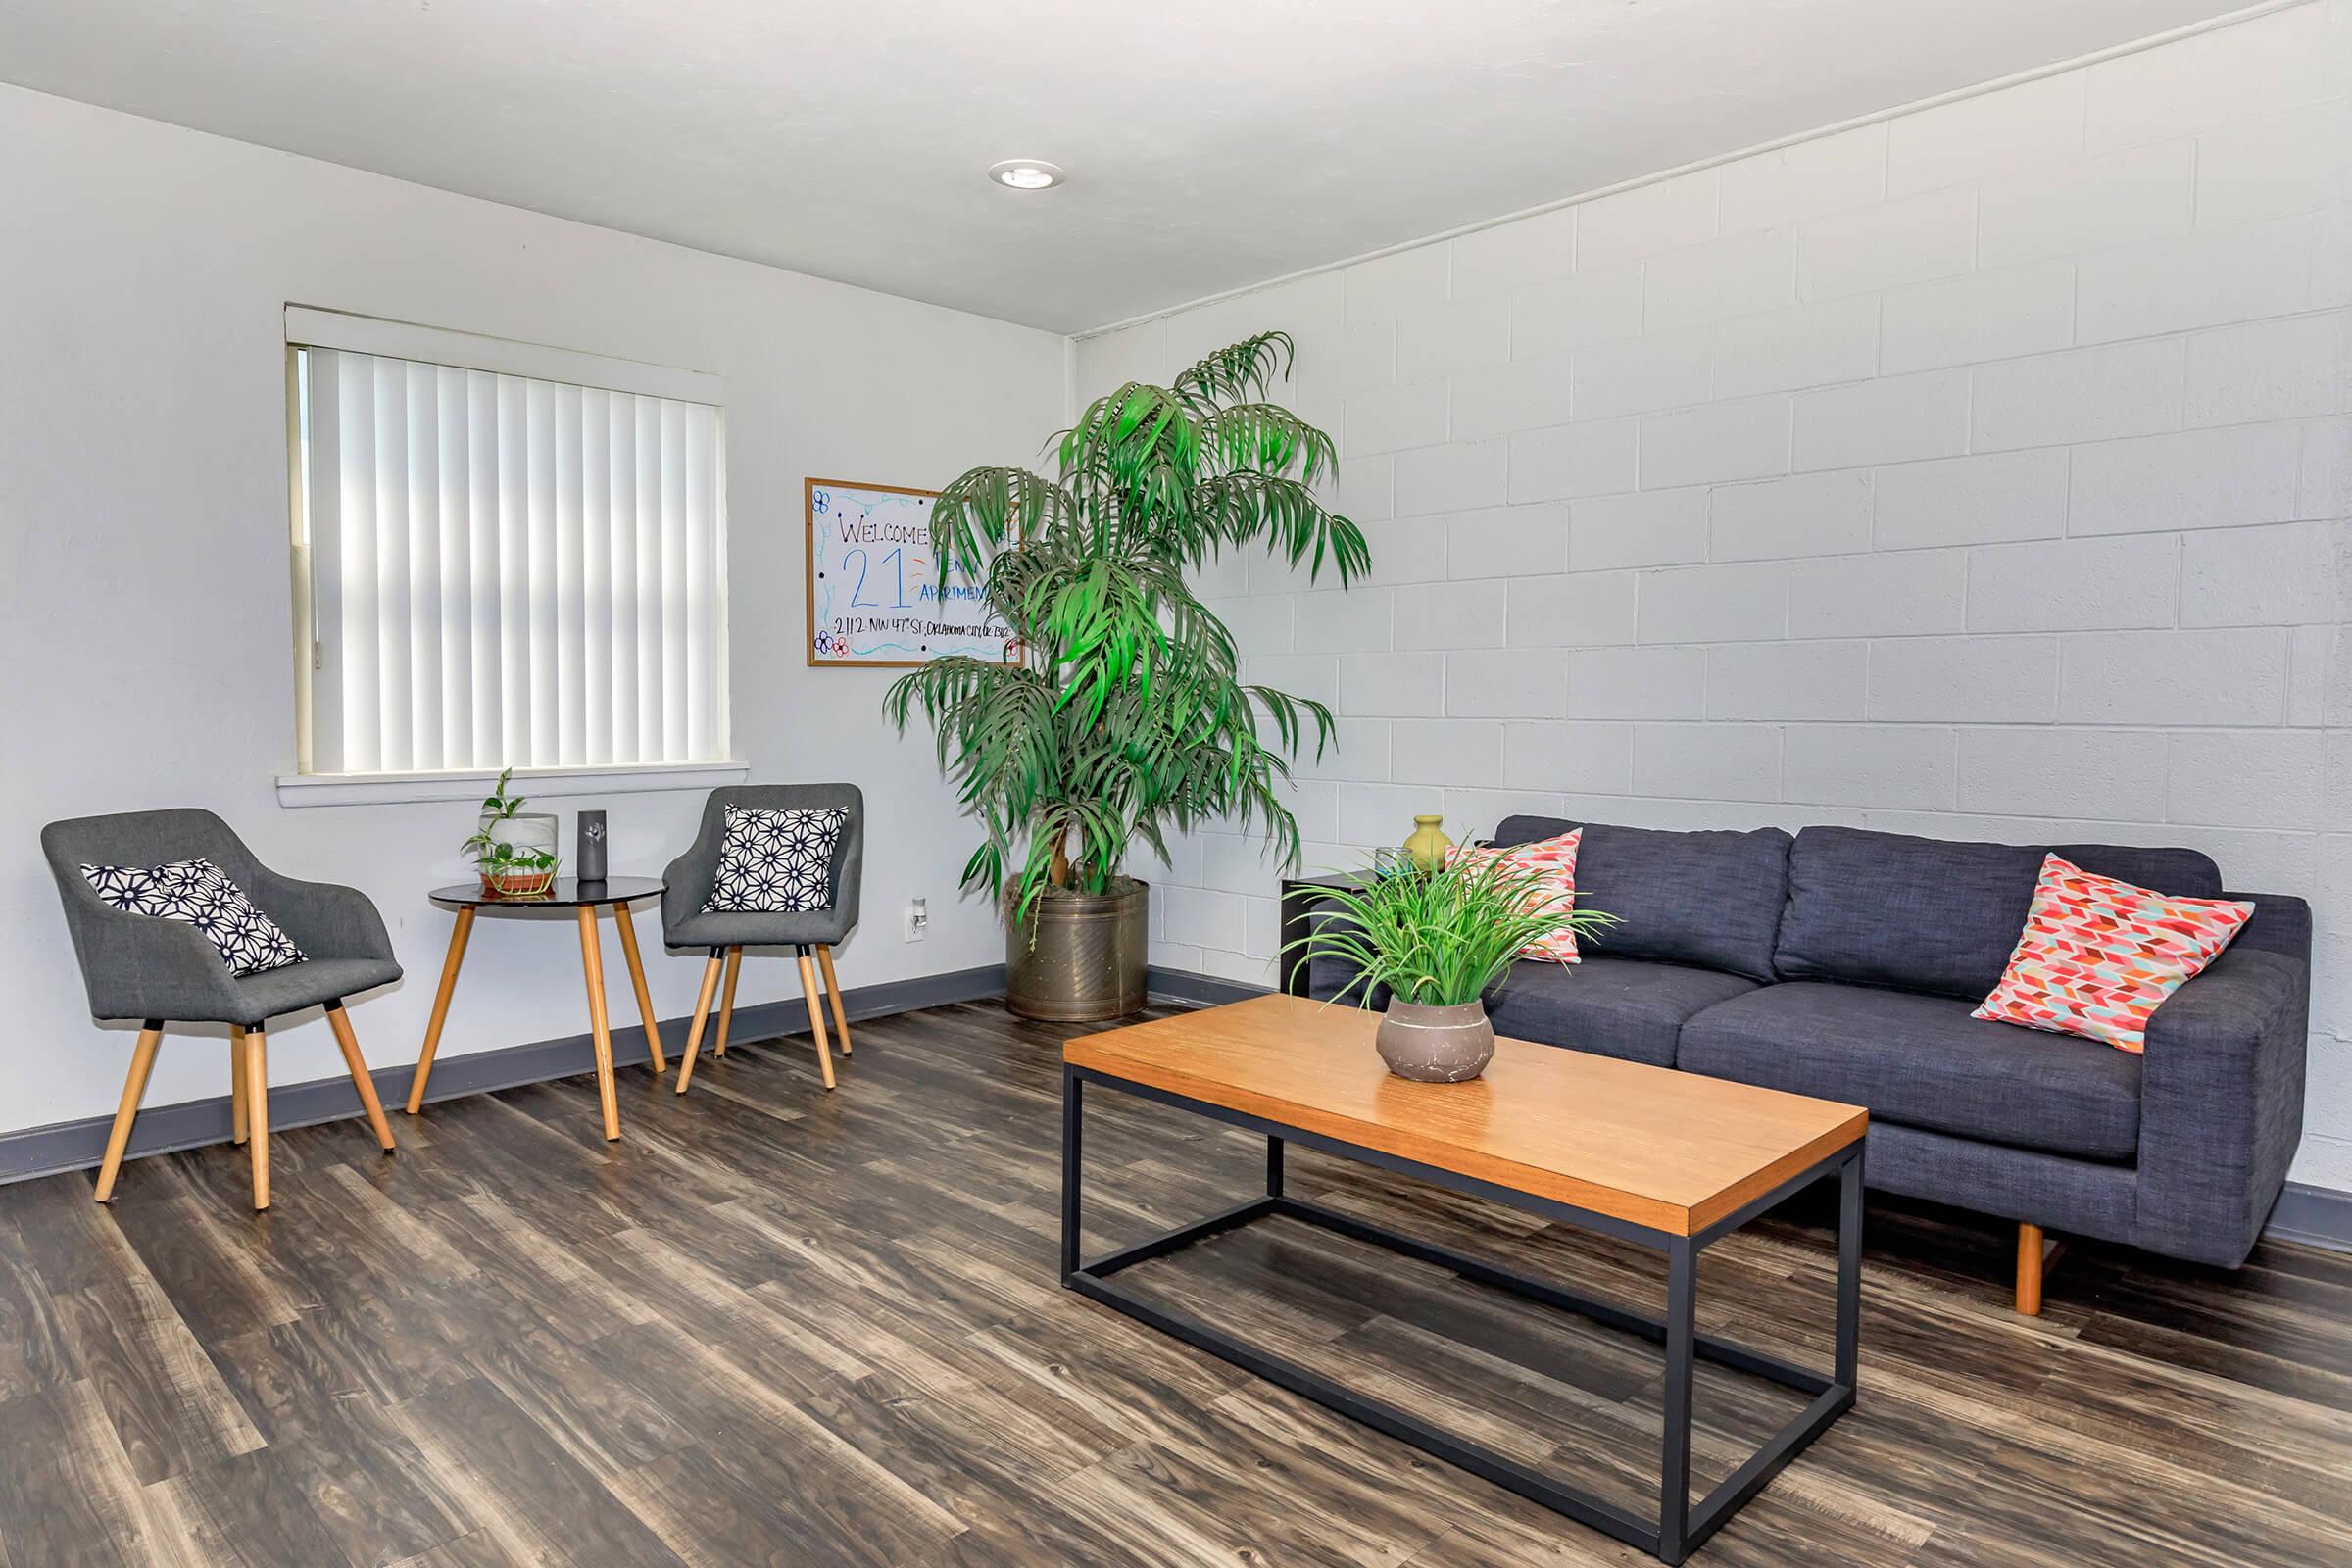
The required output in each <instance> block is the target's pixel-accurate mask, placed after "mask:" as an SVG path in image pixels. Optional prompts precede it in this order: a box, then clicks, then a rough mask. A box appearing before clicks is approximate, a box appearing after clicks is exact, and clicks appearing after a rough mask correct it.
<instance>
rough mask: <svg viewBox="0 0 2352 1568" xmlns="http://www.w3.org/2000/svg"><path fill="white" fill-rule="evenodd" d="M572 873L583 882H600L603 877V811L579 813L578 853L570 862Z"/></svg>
mask: <svg viewBox="0 0 2352 1568" xmlns="http://www.w3.org/2000/svg"><path fill="white" fill-rule="evenodd" d="M572 874H573V875H574V876H576V877H578V878H579V879H580V880H581V881H583V882H602V881H603V880H604V879H605V813H604V812H602V811H582V812H581V813H580V853H579V858H577V859H575V860H574V861H573V862H572Z"/></svg>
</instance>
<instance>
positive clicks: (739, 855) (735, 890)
mask: <svg viewBox="0 0 2352 1568" xmlns="http://www.w3.org/2000/svg"><path fill="white" fill-rule="evenodd" d="M849 821H850V813H849V811H848V810H847V809H844V808H841V807H829V808H827V809H822V810H789V811H761V810H749V809H745V808H743V807H740V806H730V807H728V808H727V825H726V837H725V839H724V840H723V841H722V842H721V843H720V845H719V850H718V877H717V880H716V881H715V882H713V883H712V884H711V897H710V899H709V900H708V901H707V902H706V903H705V904H704V905H703V912H705V913H706V914H783V913H797V912H800V911H803V910H808V909H823V908H828V907H831V905H832V903H833V846H834V845H835V844H837V843H839V842H840V840H841V830H842V829H843V828H845V827H847V826H848V825H849Z"/></svg>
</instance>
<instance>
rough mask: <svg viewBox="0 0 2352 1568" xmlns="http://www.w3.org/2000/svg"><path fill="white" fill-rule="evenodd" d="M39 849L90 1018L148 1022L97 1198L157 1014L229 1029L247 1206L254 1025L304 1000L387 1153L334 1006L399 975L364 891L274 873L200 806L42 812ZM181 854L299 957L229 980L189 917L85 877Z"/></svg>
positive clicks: (263, 1087) (264, 1073) (159, 1030)
mask: <svg viewBox="0 0 2352 1568" xmlns="http://www.w3.org/2000/svg"><path fill="white" fill-rule="evenodd" d="M41 850H42V852H43V853H44V854H45V855H47V857H48V858H49V869H50V871H51V873H52V874H53V875H54V876H55V877H56V878H57V891H58V896H59V898H60V899H61V900H63V901H64V904H65V908H66V928H67V930H68V931H69V932H70V933H71V934H72V936H73V953H74V956H75V957H77V958H79V959H80V960H81V978H82V984H83V985H84V986H85V987H86V988H87V989H88V992H89V997H90V1012H91V1014H92V1016H94V1017H98V1018H108V1019H114V1018H136V1019H138V1020H139V1021H140V1022H141V1024H142V1025H144V1027H143V1028H142V1029H141V1030H140V1033H139V1040H138V1045H137V1047H136V1048H135V1049H134V1050H133V1052H132V1054H131V1061H130V1074H129V1076H128V1078H127V1079H126V1080H125V1081H124V1083H123V1103H122V1105H121V1106H120V1107H119V1108H118V1109H117V1110H116V1112H115V1125H114V1131H113V1133H112V1134H111V1135H110V1136H109V1137H108V1139H107V1145H106V1159H105V1163H104V1164H103V1165H101V1166H100V1168H99V1172H98V1201H100V1202H102V1203H103V1202H105V1201H108V1200H109V1199H111V1198H112V1197H113V1196H114V1189H115V1176H116V1173H117V1171H118V1170H119V1169H120V1168H121V1166H122V1163H123V1147H124V1145H125V1144H127V1142H128V1141H129V1138H130V1126H131V1122H132V1120H133V1119H134V1118H135V1117H136V1116H137V1115H138V1109H139V1098H140V1096H141V1095H142V1094H144V1093H145V1092H146V1088H147V1074H148V1072H149V1070H150V1069H151V1068H152V1067H153V1066H154V1064H155V1052H156V1046H157V1044H158V1042H159V1041H160V1040H161V1038H162V1035H163V1028H164V1022H165V1020H167V1019H177V1020H179V1021H181V1022H184V1023H224V1024H226V1025H228V1028H229V1084H230V1089H231V1095H230V1103H231V1106H232V1110H231V1118H232V1121H233V1124H234V1136H235V1138H236V1141H237V1142H238V1143H241V1144H242V1143H250V1144H251V1145H252V1147H253V1206H254V1207H255V1208H257V1209H260V1208H268V1207H269V1206H270V1108H269V1062H268V1054H267V1046H266V1044H265V1040H264V1035H263V1025H264V1024H265V1023H266V1022H267V1021H268V1020H270V1019H271V1018H275V1017H279V1016H282V1015H283V1014H285V1013H289V1012H297V1011H300V1010H301V1009H303V1008H305V1007H316V1006H324V1007H325V1008H326V1016H327V1021H328V1022H329V1023H330V1024H331V1025H332V1026H333V1028H334V1031H335V1041H336V1044H338V1045H339V1046H341V1047H342V1049H343V1060H344V1063H345V1065H347V1066H348V1067H349V1068H350V1069H351V1080H352V1083H353V1085H354V1086H355V1087H356V1088H357V1089H358V1090H359V1093H360V1103H361V1104H362V1106H364V1107H365V1108H366V1110H367V1112H368V1122H369V1124H370V1125H371V1126H372V1127H373V1128H374V1130H375V1136H376V1140H377V1142H379V1143H381V1144H382V1145H383V1146H384V1149H385V1151H386V1152H390V1151H391V1149H392V1129H391V1126H390V1124H389V1123H387V1122H386V1121H385V1120H384V1111H383V1106H382V1105H381V1104H379V1103H377V1101H376V1096H375V1085H374V1083H373V1081H372V1080H370V1079H369V1078H368V1064H367V1061H366V1060H365V1059H364V1058H363V1057H362V1056H361V1055H360V1047H359V1041H358V1040H357V1039H356V1038H354V1036H353V1034H352V1030H351V1020H350V1019H349V1018H348V1017H346V1016H345V1015H344V1011H343V999H344V998H346V997H349V996H352V995H354V994H356V993H358V992H361V991H366V990H368V989H370V988H372V987H375V986H380V985H385V984H388V983H390V982H391V981H394V980H397V979H399V978H400V964H399V963H398V962H397V961H396V960H395V959H394V958H393V956H392V939H391V937H390V936H389V935H388V934H386V932H385V930H384V921H383V917H382V916H381V915H379V914H378V913H376V910H375V906H374V905H373V904H371V903H369V902H368V896H367V895H366V894H364V893H361V892H360V891H358V890H357V889H356V888H346V887H337V886H335V885H333V884H332V883H326V882H298V881H295V880H294V879H293V878H291V877H285V876H280V875H278V874H277V873H276V872H274V871H272V870H270V868H269V867H268V866H265V865H263V864H262V863H261V862H260V861H259V860H257V859H255V858H254V857H253V852H252V851H251V850H248V849H247V848H246V847H245V844H244V841H243V840H241V839H239V838H238V837H237V836H236V834H235V833H233V832H231V831H230V830H229V826H228V824H227V823H226V822H223V821H221V818H219V817H218V816H215V815H214V814H213V813H212V812H210V811H200V810H168V811H129V812H124V813H123V814H121V815H116V816H84V817H75V818H73V819H70V820H68V821H63V822H52V823H50V824H49V825H48V826H47V827H45V828H43V829H41ZM188 859H205V860H210V861H212V862H213V864H215V865H217V866H219V867H220V868H221V870H222V871H223V872H225V873H226V874H227V875H228V877H229V879H230V880H232V881H233V882H235V883H236V884H237V886H238V887H239V888H240V889H242V890H243V891H244V893H245V896H246V897H247V898H249V899H251V900H252V901H253V903H254V905H255V907H258V908H260V909H261V910H262V912H264V913H265V914H267V915H269V916H270V919H272V920H274V921H276V922H277V924H278V925H279V926H280V927H281V928H282V929H283V930H284V931H285V933H286V935H287V936H289V937H291V938H293V940H294V943H295V945H296V946H297V947H299V948H301V949H302V951H303V954H304V960H303V961H302V962H300V963H291V964H287V965H285V966H284V967H282V968H276V969H269V970H265V971H263V972H262V973H259V974H252V975H244V976H238V975H236V974H233V973H231V972H230V970H229V966H228V965H227V963H225V962H224V961H222V959H221V955H220V954H219V953H218V952H216V951H215V950H214V947H213V944H212V942H211V941H210V940H209V939H208V938H207V937H206V936H205V935H204V933H203V932H201V931H199V930H198V929H197V928H196V927H195V926H193V925H190V924H188V923H186V922H184V921H180V920H168V919H161V918H158V917H155V916H152V915H144V914H130V913H125V912H124V911H123V910H121V909H118V908H116V907H114V906H113V905H111V904H109V903H107V902H106V900H104V899H102V898H100V897H99V896H98V894H97V892H96V890H94V889H93V888H92V887H91V886H90V884H89V882H88V881H87V880H86V879H85V878H84V877H83V876H82V874H81V868H82V866H84V865H85V864H94V865H121V866H139V867H147V866H157V865H163V864H166V863H168V862H170V861H173V860H188Z"/></svg>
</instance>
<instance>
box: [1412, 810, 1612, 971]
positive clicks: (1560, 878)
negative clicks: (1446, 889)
mask: <svg viewBox="0 0 2352 1568" xmlns="http://www.w3.org/2000/svg"><path fill="white" fill-rule="evenodd" d="M1584 836H1585V830H1584V829H1583V828H1581V827H1580V828H1574V829H1571V830H1570V831H1568V832H1566V833H1563V834H1561V835H1560V836H1559V837H1558V838H1556V839H1542V840H1539V841H1538V842H1536V843H1534V844H1514V845H1512V846H1511V847H1510V848H1509V849H1506V850H1493V849H1479V848H1477V847H1476V846H1465V847H1463V848H1461V849H1458V850H1453V851H1449V852H1448V853H1447V854H1446V864H1447V865H1472V866H1478V865H1485V864H1488V863H1489V862H1491V861H1495V860H1503V861H1507V862H1508V863H1509V864H1510V865H1512V866H1513V867H1514V868H1519V869H1527V870H1533V871H1535V872H1537V873H1538V874H1539V875H1540V876H1541V877H1542V878H1543V881H1542V882H1541V883H1540V884H1539V888H1540V891H1539V893H1538V895H1537V903H1538V905H1539V907H1543V908H1545V909H1549V908H1550V907H1552V906H1554V905H1557V906H1558V907H1560V908H1561V909H1566V908H1568V907H1570V906H1571V905H1573V904H1575V902H1576V847H1577V845H1578V843H1579V842H1580V841H1582V840H1583V838H1584ZM1519 956H1521V957H1522V958H1539V959H1541V960H1543V961H1544V962H1545V963H1575V962H1577V961H1579V960H1578V958H1577V956H1576V933H1575V932H1573V931H1570V930H1567V929H1565V928H1562V929H1561V930H1558V931H1554V932H1552V933H1551V935H1549V936H1545V937H1538V938H1537V939H1536V940H1535V941H1533V942H1530V943H1529V944H1528V945H1527V946H1526V947H1524V948H1521V949H1520V950H1519Z"/></svg>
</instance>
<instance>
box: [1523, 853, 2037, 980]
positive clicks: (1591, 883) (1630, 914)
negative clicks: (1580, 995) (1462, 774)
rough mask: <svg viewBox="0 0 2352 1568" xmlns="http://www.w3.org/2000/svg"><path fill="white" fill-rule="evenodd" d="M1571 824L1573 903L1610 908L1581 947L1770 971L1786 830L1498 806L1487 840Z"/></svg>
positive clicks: (1783, 888) (1784, 875)
mask: <svg viewBox="0 0 2352 1568" xmlns="http://www.w3.org/2000/svg"><path fill="white" fill-rule="evenodd" d="M1578 826H1582V827H1583V828H1584V837H1583V841H1582V843H1581V844H1580V845H1579V847H1578V849H1577V853H1576V907H1578V908H1580V909H1598V910H1600V911H1601V912H1602V913H1604V914H1613V915H1615V916H1616V917H1617V923H1616V924H1615V925H1612V926H1609V927H1607V928H1606V929H1604V930H1600V931H1595V932H1593V933H1592V934H1591V935H1590V936H1588V937H1587V938H1586V939H1585V940H1584V941H1583V942H1582V943H1580V944H1579V949H1580V951H1581V952H1583V954H1584V955H1585V956H1587V957H1591V956H1593V955H1594V954H1605V955H1607V956H1611V957H1618V958H1654V959H1656V960H1657V961H1659V962H1661V963H1692V964H1699V965H1702V966H1704V967H1706V968H1709V969H1725V970H1729V971H1730V972H1731V973H1733V974H1743V975H1746V976H1747V977H1748V978H1749V979H1751V980H1770V979H1772V978H1774V970H1773V967H1772V953H1773V940H1774V938H1775V937H1776V936H1777V935H1778V934H1779V932H1780V929H1781V906H1782V904H1783V903H1785V902H1786V901H1787V899H1788V896H1789V842H1790V841H1789V835H1788V834H1787V833H1784V832H1782V831H1781V830H1780V829H1779V828H1777V827H1766V828H1757V829H1755V830H1753V831H1752V832H1746V833H1732V832H1714V831H1702V832H1694V833H1670V832H1665V831H1662V830H1658V829H1653V828H1643V827H1611V826H1609V825H1608V824H1606V823H1599V822H1592V823H1582V824H1580V823H1576V822H1569V821H1562V820H1560V819H1557V818H1554V817H1546V816H1506V817H1504V818H1503V819H1502V822H1501V823H1500V825H1498V826H1497V827H1496V828H1495V844H1496V845H1498V846H1505V847H1507V846H1511V845H1517V844H1526V843H1529V842H1532V841H1534V840H1537V839H1548V838H1555V837H1557V836H1558V835H1560V834H1562V833H1565V832H1567V831H1568V830H1569V829H1571V828H1574V827H1578ZM2019 908H2020V910H2021V913H2020V917H2019V918H2020V922H2021V923H2022V922H2023V918H2024V917H2023V913H2022V910H2023V908H2024V906H2022V905H2021V906H2019ZM2007 956H2008V953H2007V951H2006V950H2003V953H2002V957H2003V958H2004V959H2006V958H2007ZM1990 989H1991V988H1990V987H1989V986H1987V987H1986V988H1985V990H1990ZM1984 994H1985V993H1984V992H1983V991H1980V992H1978V993H1977V995H1978V996H1979V997H1983V996H1984Z"/></svg>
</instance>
